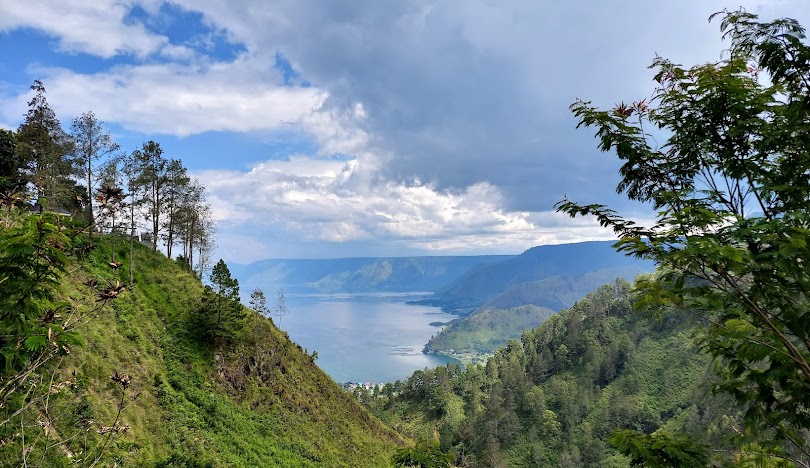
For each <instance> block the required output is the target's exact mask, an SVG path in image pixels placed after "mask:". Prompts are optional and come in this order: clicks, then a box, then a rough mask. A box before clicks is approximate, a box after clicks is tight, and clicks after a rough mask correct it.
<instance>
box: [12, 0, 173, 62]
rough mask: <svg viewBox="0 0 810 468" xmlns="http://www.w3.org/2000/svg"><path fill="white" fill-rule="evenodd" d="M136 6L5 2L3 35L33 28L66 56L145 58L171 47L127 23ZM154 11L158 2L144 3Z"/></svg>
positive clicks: (69, 0)
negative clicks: (55, 43)
mask: <svg viewBox="0 0 810 468" xmlns="http://www.w3.org/2000/svg"><path fill="white" fill-rule="evenodd" d="M133 4H134V2H115V3H112V2H87V1H84V0H40V1H37V2H33V3H32V2H4V4H3V10H2V13H3V14H2V15H0V31H10V30H13V29H17V28H33V29H39V30H42V31H45V32H46V33H48V34H49V35H52V36H54V37H56V38H57V41H58V42H57V44H58V49H59V50H60V51H63V52H70V53H76V52H82V53H87V54H92V55H97V56H99V57H104V58H109V57H113V56H115V55H119V54H134V55H136V56H139V57H145V56H147V55H150V54H152V53H154V52H157V51H159V50H160V49H161V48H163V47H164V46H167V45H168V42H169V41H168V39H167V38H166V37H164V36H161V35H157V34H154V33H151V32H150V31H148V30H147V29H146V28H144V26H143V25H141V24H138V23H129V24H128V23H126V22H125V21H124V19H125V18H126V17H127V14H128V13H129V11H130V9H131V8H132V6H133ZM143 4H144V6H145V7H147V8H150V9H152V10H154V8H155V7H156V5H155V2H143Z"/></svg>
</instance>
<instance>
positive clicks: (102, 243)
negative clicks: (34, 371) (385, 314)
mask: <svg viewBox="0 0 810 468" xmlns="http://www.w3.org/2000/svg"><path fill="white" fill-rule="evenodd" d="M97 242H99V246H98V248H97V249H96V250H95V251H94V252H93V253H92V255H90V256H89V257H88V258H87V259H86V260H85V261H84V262H82V264H81V265H80V264H76V265H75V267H74V269H73V272H72V273H71V275H70V277H67V278H66V279H65V281H64V284H63V288H64V294H65V297H67V298H70V300H71V301H72V302H73V303H74V304H76V305H77V306H79V307H85V306H87V307H90V306H92V305H93V304H94V303H95V295H96V294H97V293H96V292H94V291H91V290H89V289H88V287H87V286H84V285H82V283H83V282H85V281H86V280H87V279H88V278H97V279H101V280H102V283H105V282H106V280H107V279H115V278H116V277H118V274H117V273H116V272H114V271H110V269H109V267H108V266H107V263H108V262H109V260H110V258H111V254H112V251H113V250H115V251H116V258H117V259H126V258H127V255H128V250H127V248H126V247H125V245H124V243H123V242H122V241H121V240H120V239H118V240H116V239H115V238H110V237H106V238H102V239H98V240H97ZM113 243H115V244H116V245H115V246H113V245H112V244H113ZM135 247H136V251H135V254H136V255H135V262H134V264H135V286H134V287H133V288H131V289H129V290H127V291H125V292H124V293H123V294H122V295H121V297H120V298H118V299H116V300H115V301H114V302H113V303H112V307H111V308H108V309H107V310H105V311H104V312H103V313H101V314H100V315H99V316H98V317H96V318H94V319H93V320H91V321H90V322H89V323H88V324H87V325H86V326H85V327H83V328H82V329H81V338H82V340H83V341H84V345H83V346H80V347H75V348H74V349H73V351H72V352H71V353H70V354H69V355H67V356H66V357H65V358H64V361H59V362H54V364H55V365H56V364H58V366H56V367H55V369H56V373H55V374H53V379H52V382H63V381H64V382H68V383H69V384H68V385H65V386H60V387H59V391H58V392H57V393H56V394H54V395H52V396H49V399H50V398H52V399H53V401H52V402H51V405H52V406H53V407H57V408H58V411H54V414H55V415H58V417H54V418H53V420H52V421H50V422H49V423H46V424H45V425H44V426H43V425H42V423H41V419H42V416H41V412H34V413H32V414H30V415H28V414H27V413H24V414H23V422H25V424H29V423H30V426H29V427H28V429H27V430H28V431H29V434H28V438H27V439H23V440H29V441H33V440H38V441H40V442H42V441H44V442H45V444H42V446H43V447H46V448H42V449H39V448H37V449H36V450H32V451H30V452H29V453H28V454H27V457H28V458H29V460H28V461H27V463H29V465H38V466H69V465H71V466H72V465H73V464H75V463H76V460H84V461H83V462H81V463H85V464H87V465H89V464H90V462H91V461H92V460H93V459H94V458H95V457H96V456H97V454H98V457H99V459H98V462H99V463H100V464H101V465H105V466H112V465H114V464H119V465H120V464H125V465H130V466H150V465H151V466H184V467H191V466H228V467H232V466H234V467H239V466H244V467H254V466H346V467H354V466H386V464H387V463H388V459H389V458H390V454H391V453H392V452H393V450H394V449H395V448H396V447H397V446H398V445H400V444H402V443H403V442H404V441H403V439H402V438H401V437H400V436H399V435H398V434H396V433H395V432H393V431H391V430H390V429H388V428H386V427H385V426H383V425H382V424H381V423H380V422H379V421H378V420H377V419H376V418H374V417H373V416H371V415H370V414H369V413H368V412H366V411H365V410H364V409H363V408H362V407H360V406H359V405H358V404H357V402H356V401H355V400H354V399H352V398H351V397H350V396H349V395H347V394H346V393H345V392H344V391H343V390H342V389H341V388H340V387H339V386H338V385H337V384H335V383H334V382H333V381H332V380H331V379H330V378H329V377H328V376H327V375H326V374H324V373H323V372H322V371H321V370H320V369H319V368H318V367H317V366H316V365H315V363H314V361H313V359H312V357H311V356H309V355H307V354H305V353H304V352H303V351H302V350H301V348H300V347H299V346H297V345H296V344H294V343H292V342H291V341H290V340H289V338H288V337H287V335H286V333H284V332H283V331H281V330H279V329H278V328H277V327H276V326H275V325H273V323H272V322H271V321H270V320H269V319H266V318H263V317H260V316H258V315H257V314H255V313H253V312H252V311H249V313H248V314H246V316H245V319H244V320H243V322H242V323H241V325H240V328H239V331H238V332H237V333H236V336H233V337H232V344H230V345H224V346H222V347H214V346H212V345H211V344H210V343H205V342H201V341H200V339H199V338H198V337H197V336H194V334H193V333H192V332H191V331H190V330H191V328H190V327H189V323H190V321H191V319H192V318H193V316H194V314H195V313H196V310H197V307H198V306H199V301H200V296H201V294H202V285H201V284H200V282H199V281H198V280H197V279H196V278H195V277H194V276H192V275H191V274H190V273H188V272H186V271H184V270H183V268H182V267H181V266H180V265H179V264H177V263H175V262H173V261H170V260H168V259H166V258H165V257H163V256H162V255H160V254H158V253H154V252H152V251H151V250H150V249H148V248H147V247H144V246H141V245H137V244H136V245H135ZM127 267H128V262H125V265H124V267H123V268H121V269H120V270H117V271H126V270H127ZM119 373H120V375H123V374H126V375H127V376H128V378H131V380H128V381H127V382H128V383H127V386H126V387H125V391H124V392H123V393H122V392H121V391H120V390H121V389H120V386H119V385H117V384H116V382H118V381H111V376H113V377H115V376H117V375H119ZM70 382H72V383H70ZM34 407H36V406H33V407H32V408H34ZM119 409H123V411H121V412H120V418H118V423H114V422H115V421H116V414H117V413H118V412H119ZM38 419H39V421H40V422H37V421H38ZM38 424H39V426H37V425H38ZM43 427H44V428H45V432H44V433H43V432H42V430H43ZM105 427H106V428H107V429H105ZM110 427H112V428H116V429H114V430H110V429H109V428H110ZM0 428H2V429H3V431H2V432H3V433H5V432H6V431H5V429H6V428H3V427H2V426H0ZM3 435H4V434H0V436H3ZM3 440H4V442H3V443H2V444H0V460H2V462H0V465H7V466H22V462H23V461H22V460H21V459H20V456H21V453H22V454H25V450H21V446H20V442H19V439H14V440H13V441H12V442H11V443H9V440H10V439H9V440H6V439H5V438H4V439H3ZM36 447H39V446H36ZM87 457H90V458H89V459H88V458H87ZM71 460H73V461H71ZM88 460H89V461H88Z"/></svg>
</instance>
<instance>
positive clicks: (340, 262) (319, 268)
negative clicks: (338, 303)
mask: <svg viewBox="0 0 810 468" xmlns="http://www.w3.org/2000/svg"><path fill="white" fill-rule="evenodd" d="M509 258H512V256H509V255H480V256H446V257H441V256H437V257H387V258H385V257H378V258H338V259H291V260H273V259H271V260H260V261H258V262H253V263H250V264H247V265H233V266H232V267H231V272H232V273H233V276H234V277H235V278H237V279H238V280H239V283H240V284H242V285H243V289H244V290H249V289H253V288H262V289H265V290H266V291H267V290H269V291H272V290H276V289H284V290H285V291H287V292H323V293H334V292H371V291H393V292H408V291H435V290H436V289H438V288H440V287H442V286H445V285H447V284H448V283H450V282H451V281H453V280H454V279H456V278H458V277H459V276H460V275H462V274H463V273H464V272H466V271H468V270H469V269H470V268H473V267H475V266H477V265H480V264H486V263H492V262H498V261H502V260H506V259H509Z"/></svg>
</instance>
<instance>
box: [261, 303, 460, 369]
mask: <svg viewBox="0 0 810 468" xmlns="http://www.w3.org/2000/svg"><path fill="white" fill-rule="evenodd" d="M423 296H424V294H419V295H415V294H386V293H381V294H336V295H288V296H287V310H288V313H287V315H285V316H283V317H281V318H274V320H275V321H276V323H277V324H278V325H279V326H280V327H281V329H283V330H285V331H286V332H287V333H289V335H290V338H291V339H292V340H293V341H295V342H296V343H298V344H300V345H301V346H302V347H304V348H306V349H307V350H308V351H309V352H310V353H311V352H312V351H313V350H315V351H317V352H318V360H317V361H316V362H317V364H318V365H319V366H320V367H321V368H322V369H323V370H324V371H325V372H326V373H327V374H329V375H330V376H331V377H332V378H333V379H334V380H335V381H336V382H369V381H370V382H393V381H395V380H402V379H404V378H406V377H408V376H410V375H411V374H412V373H413V371H415V370H419V369H424V368H425V367H436V366H443V365H445V364H447V363H448V362H450V361H453V360H452V359H450V358H446V357H443V356H434V355H425V354H422V348H423V347H424V346H425V344H426V343H427V342H428V340H429V339H430V337H431V335H433V334H435V333H438V332H439V330H440V329H441V328H439V327H434V326H431V325H428V324H429V323H430V322H436V321H438V322H447V321H449V320H452V319H453V318H455V317H454V316H453V315H449V314H445V313H444V312H442V311H441V309H439V308H436V307H429V306H421V305H410V304H406V303H405V302H406V301H409V300H412V299H415V298H418V297H423Z"/></svg>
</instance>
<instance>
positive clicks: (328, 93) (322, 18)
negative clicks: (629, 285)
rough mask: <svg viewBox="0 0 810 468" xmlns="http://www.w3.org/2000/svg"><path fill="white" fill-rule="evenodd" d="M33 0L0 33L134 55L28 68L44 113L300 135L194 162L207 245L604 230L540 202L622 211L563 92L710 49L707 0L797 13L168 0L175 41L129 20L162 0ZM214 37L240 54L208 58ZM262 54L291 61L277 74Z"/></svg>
mask: <svg viewBox="0 0 810 468" xmlns="http://www.w3.org/2000/svg"><path fill="white" fill-rule="evenodd" d="M18 3H19V2H18ZM40 3H41V5H39V6H38V8H30V7H29V6H28V5H25V4H24V3H23V4H20V5H16V4H14V5H12V4H10V5H5V6H4V9H3V10H4V11H3V15H2V16H0V30H2V31H11V30H14V29H17V28H34V29H38V30H42V31H45V32H46V33H47V34H49V35H51V36H52V37H54V38H55V41H56V45H57V48H58V49H59V50H61V51H64V52H71V53H77V52H79V53H87V54H92V55H96V56H98V57H104V58H110V57H117V56H120V55H122V54H123V55H127V56H128V57H130V58H132V57H134V60H129V61H127V62H126V63H125V64H122V63H116V62H114V61H111V62H110V63H116V64H112V65H110V66H109V67H108V68H105V69H101V70H91V71H87V70H85V71H78V70H75V69H70V68H65V67H61V68H60V67H53V66H48V64H45V65H43V66H37V67H33V66H32V67H31V68H30V70H29V71H30V73H31V74H36V76H38V77H42V78H44V80H45V82H46V86H47V87H48V91H49V98H53V99H51V101H50V102H51V104H52V105H53V106H54V107H55V109H56V110H57V112H58V113H59V114H60V115H68V116H75V115H78V114H80V113H81V112H84V111H86V110H88V109H92V110H93V111H94V112H95V113H96V114H97V115H98V116H99V118H101V119H103V120H105V121H107V122H111V123H115V124H117V125H120V126H121V127H123V128H124V129H128V130H133V131H137V132H142V133H145V134H148V135H152V134H157V135H160V134H170V135H177V136H191V137H193V136H194V135H197V134H200V133H204V132H210V131H221V132H256V133H262V132H274V131H278V130H283V131H290V132H292V133H301V134H306V135H307V136H309V137H311V138H312V139H313V140H314V142H315V146H316V148H315V149H314V150H312V151H311V152H309V150H307V151H308V152H309V154H308V155H299V156H295V155H293V157H291V158H290V159H289V160H288V161H265V162H262V163H257V164H255V165H254V167H252V169H251V170H249V171H247V172H245V171H238V170H222V171H208V172H203V173H201V174H200V176H201V177H202V178H203V179H204V181H205V182H206V184H207V185H208V186H209V188H210V189H211V191H212V200H213V202H214V206H215V209H216V215H217V217H218V219H220V220H221V223H222V226H223V231H224V236H223V238H224V239H226V240H224V241H221V244H223V245H228V246H231V247H228V248H232V247H233V246H239V245H249V243H248V242H247V241H246V239H247V238H248V237H249V238H250V239H254V240H255V239H265V240H266V241H267V242H274V241H279V243H281V244H284V243H286V244H284V245H290V242H291V240H290V239H291V238H290V236H291V235H292V236H293V238H292V239H294V240H295V241H296V242H298V243H299V244H300V245H304V244H306V245H314V244H313V243H317V242H325V243H326V244H328V245H332V246H334V245H342V246H354V247H352V248H359V247H358V246H363V248H365V249H366V250H365V251H364V252H368V253H369V254H371V253H374V252H376V253H381V251H380V250H374V248H375V246H381V245H383V244H385V245H392V246H395V248H397V249H400V251H402V252H405V251H410V250H413V251H437V252H438V251H451V252H466V253H469V252H473V251H489V252H492V251H500V252H504V251H512V252H514V251H519V250H522V249H524V248H526V247H529V246H531V245H535V244H541V243H558V242H570V241H577V240H588V239H603V238H609V237H610V236H611V234H610V233H609V232H607V231H604V230H602V229H599V228H598V226H596V225H595V224H594V223H593V222H592V221H591V220H570V219H568V218H567V217H565V216H562V215H559V214H557V213H553V212H552V211H551V210H552V206H553V204H554V203H555V202H556V201H558V200H560V199H561V198H562V197H563V196H564V195H565V194H567V195H568V196H569V197H570V198H571V199H573V200H577V201H582V202H592V201H599V202H607V203H610V204H611V205H613V206H614V207H616V208H618V209H620V210H625V209H631V210H636V211H638V210H639V208H638V207H636V206H632V205H629V204H627V202H626V201H625V200H623V199H622V197H621V196H618V195H616V194H614V193H613V192H614V187H615V184H616V182H617V175H616V168H617V162H616V161H615V158H613V157H611V156H609V155H608V156H602V155H599V154H598V153H597V151H596V149H595V146H596V145H595V144H594V141H593V139H592V132H591V131H589V130H579V131H578V130H575V126H576V122H575V120H574V118H573V117H572V116H571V115H570V112H569V110H568V105H569V104H570V103H571V102H572V101H574V99H576V98H577V97H582V98H585V99H592V100H593V101H594V103H595V104H596V105H599V106H610V105H613V104H614V103H616V102H618V101H622V100H624V101H628V100H633V99H637V98H641V97H645V96H648V95H649V93H650V91H651V88H652V86H651V77H652V72H651V71H649V70H647V69H646V66H647V65H648V64H649V62H650V61H651V59H652V58H653V57H654V55H655V54H661V55H662V56H665V57H669V58H672V59H673V60H674V61H676V62H680V63H685V64H691V63H698V62H703V61H709V60H716V59H718V58H719V57H720V51H721V49H722V48H723V45H722V43H721V41H720V37H719V36H720V34H719V32H718V25H717V24H716V23H715V24H708V23H707V22H706V18H707V17H708V15H709V14H711V13H713V12H715V11H716V10H718V9H721V8H723V7H728V8H732V9H734V8H737V7H738V6H739V5H740V4H742V5H743V6H745V7H746V8H748V9H749V10H750V11H753V12H756V13H761V14H762V15H763V17H765V18H773V17H777V16H790V17H796V18H797V19H799V20H800V21H802V22H803V23H804V24H807V23H808V22H809V21H810V4H808V3H807V2H806V1H804V0H742V1H741V0H728V1H726V0H722V1H718V2H714V3H713V4H712V5H707V3H706V2H705V1H703V0H665V1H659V2H649V1H647V0H625V1H623V2H619V3H616V2H588V3H587V4H585V3H583V2H560V1H551V0H547V1H541V2H525V1H522V0H504V1H500V2H495V3H493V2H491V1H489V0H448V1H436V0H412V1H408V2H379V1H377V0H355V1H352V2H337V3H330V2H326V3H324V2H320V1H313V0H296V1H281V2H276V3H274V5H273V6H272V7H268V6H267V4H266V2H263V1H261V0H232V1H229V2H221V1H213V0H176V1H173V2H172V3H171V4H172V5H173V7H174V6H179V7H180V8H181V9H184V10H185V11H191V12H199V13H200V14H201V15H202V22H203V24H204V25H205V26H206V28H208V30H210V31H213V32H211V33H210V34H209V35H204V34H203V35H198V36H196V37H195V38H193V40H190V41H188V42H187V43H185V44H182V43H173V42H171V41H170V40H169V38H168V37H166V36H164V35H162V34H159V33H157V32H155V31H154V30H151V29H149V28H150V23H149V21H146V22H145V24H141V23H139V22H137V21H132V20H131V18H129V17H128V14H129V13H130V10H131V8H133V6H134V5H138V6H139V7H140V8H142V9H143V10H145V11H146V12H147V15H148V16H150V15H151V16H150V18H152V19H153V20H155V19H156V18H157V17H158V16H159V15H160V14H162V12H163V11H164V7H165V6H166V5H167V3H165V2H163V1H161V0H140V1H137V0H131V1H124V2H116V3H115V4H114V5H109V4H106V3H105V4H101V3H99V4H98V5H96V4H93V3H88V2H82V1H80V0H62V1H59V2H55V1H43V2H40ZM195 18H196V17H195ZM203 29H205V28H203ZM215 35H217V37H220V36H222V37H225V38H226V41H227V42H229V43H231V44H238V45H239V46H240V49H239V50H240V51H241V52H240V53H238V54H237V55H236V56H235V57H234V56H223V55H219V56H218V55H217V54H216V52H215V49H216V47H214V42H215V41H214V40H213V39H214V36H215ZM195 41H196V42H197V45H194V44H193V42H195ZM209 42H210V44H208V43H209ZM206 44H208V46H205V45H206ZM201 45H203V46H205V47H202V46H201ZM279 54H281V55H283V57H286V59H288V60H289V62H290V67H291V68H292V69H293V70H294V71H295V72H296V74H297V75H300V77H301V79H299V80H298V81H296V82H295V83H293V85H292V86H290V83H288V80H287V79H286V78H287V77H286V76H285V74H284V72H283V71H281V70H279V69H278V68H277V67H276V62H277V58H278V56H279ZM304 80H306V81H307V82H309V83H312V84H313V85H312V86H308V87H305V86H303V85H304ZM0 95H4V96H6V97H2V96H0V121H6V122H14V121H15V119H18V118H19V116H20V115H22V114H23V112H24V107H25V99H26V97H25V96H22V95H14V94H9V92H8V91H3V92H2V93H0ZM262 159H265V158H264V157H263V156H262V155H258V154H257V155H255V158H254V160H255V161H260V160H262ZM187 163H188V164H189V165H190V166H191V167H192V168H193V161H187ZM642 212H643V210H642ZM236 229H239V230H240V231H236ZM246 232H250V234H246ZM285 236H286V237H285ZM307 243H309V244H307ZM223 248H224V247H223ZM302 251H303V252H307V253H311V251H306V250H302ZM266 252H268V253H273V251H266ZM277 256H278V255H277ZM281 256H289V255H288V254H285V253H281Z"/></svg>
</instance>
